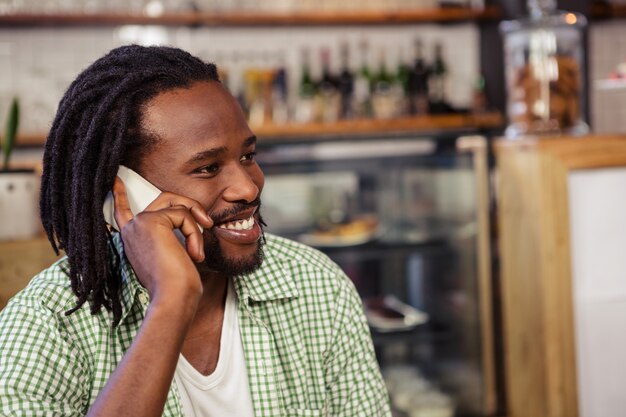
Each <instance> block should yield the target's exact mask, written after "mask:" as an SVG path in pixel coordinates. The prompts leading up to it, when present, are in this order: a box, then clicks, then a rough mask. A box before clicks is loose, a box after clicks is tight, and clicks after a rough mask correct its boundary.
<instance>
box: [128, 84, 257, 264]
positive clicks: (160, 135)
mask: <svg viewBox="0 0 626 417" xmlns="http://www.w3.org/2000/svg"><path fill="white" fill-rule="evenodd" d="M141 124H142V129H143V130H144V131H145V132H146V133H147V134H148V135H150V136H152V137H154V138H155V139H156V140H157V145H156V146H153V147H152V149H151V150H150V152H149V153H148V154H147V155H146V156H145V157H143V159H142V160H141V161H140V162H139V166H138V167H137V169H138V171H139V173H140V174H141V175H143V176H144V177H145V178H146V179H147V180H148V181H150V182H151V183H152V184H154V185H155V186H156V187H157V188H159V189H161V190H163V191H169V192H172V193H175V194H180V195H183V196H186V197H189V198H192V199H194V200H197V201H198V202H199V203H200V204H202V206H203V207H204V208H205V209H206V211H207V213H208V214H209V216H210V217H211V218H212V219H213V221H214V222H215V226H214V227H213V228H211V229H208V230H205V231H204V241H205V253H206V259H205V262H204V264H203V265H201V266H199V269H200V271H201V272H205V271H203V269H204V270H207V271H217V272H220V273H223V274H228V275H231V276H232V275H238V274H242V273H246V272H250V271H252V270H254V269H256V268H258V266H259V265H260V263H261V260H262V251H261V235H262V231H261V226H260V223H261V222H260V217H259V212H258V208H259V206H260V194H261V190H262V189H263V183H264V177H263V173H262V172H261V169H260V168H259V166H258V165H257V163H256V160H255V147H256V137H255V136H254V134H253V133H252V131H251V130H250V128H249V127H248V124H247V123H246V120H245V117H244V115H243V113H242V111H241V108H240V107H239V104H238V103H237V102H236V100H235V99H234V98H233V97H232V96H231V95H230V93H228V91H226V89H225V88H224V87H223V86H222V85H221V84H220V83H218V82H216V81H206V82H205V81H202V82H197V83H195V84H193V85H192V86H191V87H190V88H184V89H182V88H181V89H175V90H170V91H167V92H165V93H161V94H160V95H158V96H156V97H155V98H153V99H152V100H150V101H149V102H148V103H147V104H146V106H145V107H144V109H143V115H142V123H141Z"/></svg>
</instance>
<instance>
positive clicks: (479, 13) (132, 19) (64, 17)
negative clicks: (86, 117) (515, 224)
mask: <svg viewBox="0 0 626 417" xmlns="http://www.w3.org/2000/svg"><path fill="white" fill-rule="evenodd" d="M500 16H501V13H500V9H499V8H497V7H492V6H490V7H486V8H485V9H482V10H475V9H471V8H463V7H458V8H457V7H449V8H433V9H415V10H402V11H387V10H383V11H380V10H368V11H358V12H352V11H318V10H316V11H306V12H304V11H298V12H187V13H165V14H162V15H160V16H148V15H145V14H140V13H135V14H132V13H130V14H127V13H124V14H121V13H119V14H118V13H95V14H25V13H23V14H7V15H0V27H13V26H116V25H163V26H296V25H297V26H316V25H317V26H323V25H387V24H403V23H404V24H410V23H429V22H432V23H454V22H465V21H482V20H496V19H499V18H500Z"/></svg>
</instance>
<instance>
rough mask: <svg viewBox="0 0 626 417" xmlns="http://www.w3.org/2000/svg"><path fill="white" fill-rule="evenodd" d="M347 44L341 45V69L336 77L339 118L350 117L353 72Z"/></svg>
mask: <svg viewBox="0 0 626 417" xmlns="http://www.w3.org/2000/svg"><path fill="white" fill-rule="evenodd" d="M349 58H350V57H349V51H348V44H347V43H343V44H342V45H341V71H340V72H339V76H338V77H337V89H338V90H339V95H340V100H341V105H340V109H339V117H340V118H341V119H350V118H352V95H353V92H354V74H353V73H352V71H351V70H350V59H349Z"/></svg>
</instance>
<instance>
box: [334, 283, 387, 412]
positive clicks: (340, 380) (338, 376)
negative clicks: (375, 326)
mask: <svg viewBox="0 0 626 417" xmlns="http://www.w3.org/2000/svg"><path fill="white" fill-rule="evenodd" d="M341 275H343V278H344V280H343V283H342V285H340V288H339V291H338V294H337V297H336V299H335V302H336V314H335V320H334V321H333V329H332V342H331V345H330V350H329V351H328V355H327V356H326V373H327V378H326V381H327V387H326V389H327V395H328V399H329V404H330V407H331V409H330V410H329V411H330V412H329V413H328V415H331V416H337V417H339V416H346V417H347V416H350V417H356V416H363V417H383V416H391V411H390V409H389V395H388V393H387V389H386V387H385V384H384V381H383V379H382V376H381V373H380V368H379V365H378V362H377V361H376V355H375V353H374V346H373V343H372V338H371V335H370V331H369V326H368V325H367V320H366V318H365V314H364V312H363V304H362V302H361V299H360V297H359V295H358V293H357V291H356V289H355V288H354V285H353V284H352V282H351V281H350V280H349V279H348V278H347V277H346V276H345V275H344V274H343V273H341Z"/></svg>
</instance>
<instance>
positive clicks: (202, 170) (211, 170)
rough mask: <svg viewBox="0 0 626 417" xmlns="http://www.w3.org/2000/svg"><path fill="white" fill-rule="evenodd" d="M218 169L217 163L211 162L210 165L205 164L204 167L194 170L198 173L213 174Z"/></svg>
mask: <svg viewBox="0 0 626 417" xmlns="http://www.w3.org/2000/svg"><path fill="white" fill-rule="evenodd" d="M219 170H220V166H219V164H211V165H207V166H205V167H202V168H198V170H197V171H196V172H198V173H200V174H210V175H214V174H216V173H217V172H218V171H219Z"/></svg>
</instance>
